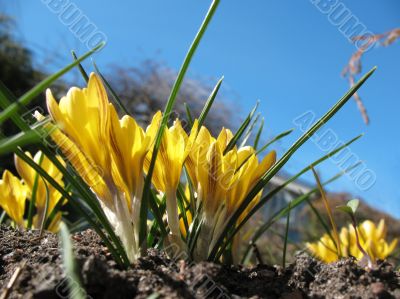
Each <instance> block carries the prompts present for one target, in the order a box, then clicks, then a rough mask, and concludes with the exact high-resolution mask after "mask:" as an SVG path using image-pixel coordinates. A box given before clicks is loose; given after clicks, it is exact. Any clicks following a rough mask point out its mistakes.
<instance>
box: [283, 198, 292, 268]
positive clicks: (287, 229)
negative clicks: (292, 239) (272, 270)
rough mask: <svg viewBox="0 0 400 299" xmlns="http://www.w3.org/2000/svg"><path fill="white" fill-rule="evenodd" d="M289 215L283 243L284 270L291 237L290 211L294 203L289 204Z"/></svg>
mask: <svg viewBox="0 0 400 299" xmlns="http://www.w3.org/2000/svg"><path fill="white" fill-rule="evenodd" d="M288 209H289V211H288V213H287V216H286V230H285V238H284V242H283V257H282V267H283V269H285V268H286V249H287V243H288V237H289V226H290V211H291V210H292V202H289V204H288Z"/></svg>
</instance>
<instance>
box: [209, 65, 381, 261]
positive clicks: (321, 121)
mask: <svg viewBox="0 0 400 299" xmlns="http://www.w3.org/2000/svg"><path fill="white" fill-rule="evenodd" d="M375 70H376V67H374V68H373V69H372V70H370V71H369V72H368V73H367V74H366V75H364V76H363V77H362V78H361V79H360V81H358V82H357V83H356V84H355V85H354V86H353V87H352V88H350V90H349V91H348V92H347V93H346V94H345V95H344V96H343V97H342V98H341V99H340V100H339V101H338V102H337V103H336V104H335V105H334V106H333V107H332V108H331V109H330V110H329V111H328V112H327V113H326V114H325V115H324V116H323V117H321V118H320V119H319V120H318V121H317V122H316V123H315V124H314V125H313V126H312V127H311V128H310V129H309V130H307V131H306V132H305V133H304V134H303V135H302V136H301V137H300V138H299V139H298V140H297V141H296V142H295V143H294V144H293V145H292V146H291V147H290V148H289V150H288V151H287V152H286V153H285V154H284V155H283V156H282V158H281V159H279V160H278V161H277V163H275V165H273V166H272V167H271V168H270V169H269V170H268V171H267V172H266V173H265V174H264V175H263V176H262V177H261V179H260V180H259V182H257V184H256V185H255V186H254V187H253V188H252V190H251V191H250V192H249V194H248V195H247V196H246V197H245V198H244V200H243V202H242V203H241V204H240V206H239V208H238V209H237V210H236V211H235V212H234V214H233V215H232V217H231V218H230V220H229V221H228V223H227V225H226V227H225V228H224V230H223V232H222V233H221V235H220V237H219V239H218V241H217V242H216V244H215V246H214V248H213V249H212V251H211V252H210V255H209V260H211V261H215V259H216V254H217V251H218V248H219V247H220V246H221V245H222V243H223V241H224V239H225V237H226V236H227V234H228V232H229V229H230V228H231V227H234V225H235V223H236V222H237V220H238V219H239V217H240V216H241V215H242V213H243V212H244V211H245V210H246V208H247V206H248V205H249V204H250V203H251V201H252V200H253V198H254V197H255V196H256V195H257V194H258V193H259V192H260V191H261V190H262V189H263V188H264V186H265V185H266V184H267V183H268V182H269V181H270V180H271V178H272V177H273V176H274V175H275V174H276V173H277V172H278V171H279V170H280V169H281V168H282V167H283V166H284V165H285V164H286V163H287V161H289V159H290V158H291V157H292V155H293V154H294V153H295V152H296V151H297V150H298V149H299V148H300V147H301V146H302V145H303V144H304V143H305V142H306V141H307V140H308V139H310V138H311V136H313V135H314V133H315V132H316V131H318V130H319V129H320V128H321V127H322V126H323V125H324V124H325V123H326V122H327V121H329V120H330V119H331V118H332V117H333V116H334V115H335V114H336V112H338V111H339V110H340V108H342V107H343V105H344V104H346V103H347V101H348V100H350V99H351V97H352V96H353V94H354V93H355V92H356V91H357V90H358V89H359V88H360V87H361V86H362V85H363V84H364V83H365V81H366V80H367V79H368V78H369V77H370V76H371V75H372V74H373V72H374V71H375Z"/></svg>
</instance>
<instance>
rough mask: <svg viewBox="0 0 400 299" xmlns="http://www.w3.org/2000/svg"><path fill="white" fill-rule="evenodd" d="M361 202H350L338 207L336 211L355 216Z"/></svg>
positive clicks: (355, 200)
mask: <svg viewBox="0 0 400 299" xmlns="http://www.w3.org/2000/svg"><path fill="white" fill-rule="evenodd" d="M359 204H360V201H359V200H358V199H352V200H350V201H349V202H348V203H347V204H346V205H345V206H337V207H336V209H337V210H339V211H342V212H345V213H348V214H350V215H354V214H355V213H356V211H357V209H358V206H359Z"/></svg>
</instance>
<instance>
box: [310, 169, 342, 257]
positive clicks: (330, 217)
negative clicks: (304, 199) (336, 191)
mask: <svg viewBox="0 0 400 299" xmlns="http://www.w3.org/2000/svg"><path fill="white" fill-rule="evenodd" d="M311 170H312V172H313V174H314V177H315V181H316V182H317V186H318V190H319V192H320V193H321V197H322V200H323V202H324V205H325V208H326V212H327V213H328V217H329V221H330V223H331V226H332V231H333V236H334V237H335V241H336V242H335V243H336V249H337V255H338V258H339V259H341V258H342V250H341V247H340V238H339V233H338V231H337V227H336V223H335V220H334V219H333V214H332V209H331V207H330V206H329V202H328V199H327V198H326V193H325V191H324V188H323V187H322V184H321V181H320V179H319V176H318V174H317V172H316V171H315V169H314V167H311Z"/></svg>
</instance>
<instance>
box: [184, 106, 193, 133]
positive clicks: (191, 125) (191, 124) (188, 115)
mask: <svg viewBox="0 0 400 299" xmlns="http://www.w3.org/2000/svg"><path fill="white" fill-rule="evenodd" d="M183 105H184V106H185V111H186V118H187V122H188V124H189V127H193V117H192V113H191V112H190V108H189V106H188V104H187V103H186V102H185V103H183Z"/></svg>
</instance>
